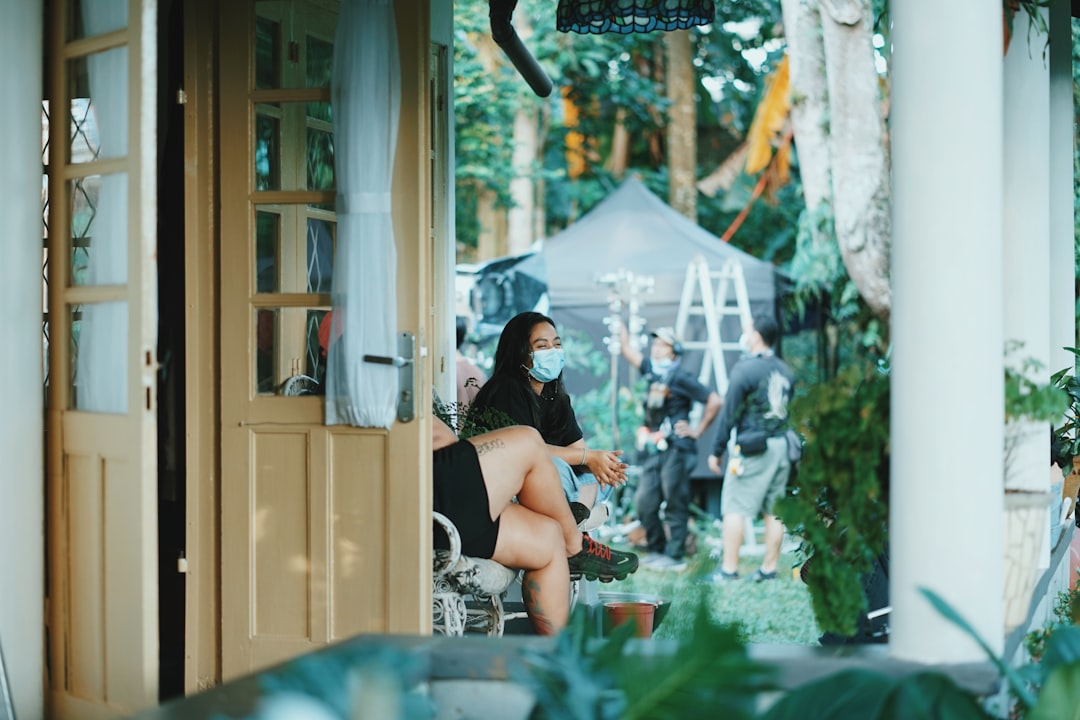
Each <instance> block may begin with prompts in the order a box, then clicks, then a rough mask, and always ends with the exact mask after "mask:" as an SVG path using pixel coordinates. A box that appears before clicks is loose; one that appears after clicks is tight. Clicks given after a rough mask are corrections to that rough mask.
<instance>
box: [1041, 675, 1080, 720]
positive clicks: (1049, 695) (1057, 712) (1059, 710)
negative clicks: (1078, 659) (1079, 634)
mask: <svg viewBox="0 0 1080 720" xmlns="http://www.w3.org/2000/svg"><path fill="white" fill-rule="evenodd" d="M1029 717H1030V720H1080V663H1073V664H1071V665H1062V666H1060V667H1058V668H1057V669H1056V670H1054V672H1052V673H1050V677H1049V678H1048V679H1047V681H1046V683H1045V684H1044V685H1043V689H1042V692H1041V693H1040V695H1039V702H1038V703H1036V704H1035V707H1034V708H1032V710H1031V715H1030V716H1029Z"/></svg>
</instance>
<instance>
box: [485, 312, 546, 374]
mask: <svg viewBox="0 0 1080 720" xmlns="http://www.w3.org/2000/svg"><path fill="white" fill-rule="evenodd" d="M540 323H547V324H549V325H551V327H556V326H555V321H554V320H552V319H551V318H549V317H548V316H547V315H544V314H542V313H538V312H523V313H519V314H517V315H515V316H514V317H512V318H510V320H508V321H507V323H506V326H505V327H503V331H502V334H501V335H499V345H498V347H496V348H495V365H494V367H492V369H491V376H492V377H495V376H496V375H509V376H511V377H515V378H518V379H519V380H520V379H524V377H525V371H523V370H522V369H521V366H522V365H524V364H525V358H527V357H528V356H529V355H530V354H531V353H532V345H531V344H529V336H530V335H532V331H533V328H534V327H536V326H537V325H538V324H540ZM560 377H561V375H560Z"/></svg>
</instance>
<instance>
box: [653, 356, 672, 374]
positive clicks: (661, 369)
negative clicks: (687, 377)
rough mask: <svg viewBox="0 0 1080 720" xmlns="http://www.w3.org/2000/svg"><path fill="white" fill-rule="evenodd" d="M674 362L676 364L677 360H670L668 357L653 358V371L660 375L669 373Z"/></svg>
mask: <svg viewBox="0 0 1080 720" xmlns="http://www.w3.org/2000/svg"><path fill="white" fill-rule="evenodd" d="M674 362H675V360H674V359H672V358H669V357H666V358H653V359H652V366H653V370H655V371H656V372H658V373H665V372H667V371H668V370H670V369H671V366H672V364H673V363H674Z"/></svg>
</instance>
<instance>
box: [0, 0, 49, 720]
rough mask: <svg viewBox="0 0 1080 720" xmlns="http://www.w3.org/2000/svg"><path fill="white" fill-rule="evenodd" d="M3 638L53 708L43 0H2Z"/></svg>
mask: <svg viewBox="0 0 1080 720" xmlns="http://www.w3.org/2000/svg"><path fill="white" fill-rule="evenodd" d="M0 17H2V18H4V20H3V22H0V48H4V55H5V57H6V61H5V62H3V63H0V96H2V97H3V98H4V102H3V103H0V158H3V163H2V164H0V238H3V247H4V255H3V260H2V261H0V347H3V349H4V350H3V352H0V377H2V378H4V393H3V402H2V403H0V458H3V463H4V468H3V471H2V472H0V644H2V645H3V651H4V659H5V660H6V664H7V671H8V679H9V681H10V683H11V686H12V690H13V692H14V695H15V711H16V715H17V716H18V717H20V718H39V717H44V716H45V711H44V702H43V677H44V641H43V637H44V618H43V610H42V608H43V605H44V597H45V581H44V571H43V567H44V564H45V559H44V554H45V542H44V537H45V535H44V517H45V511H44V494H45V493H44V486H45V471H44V464H43V461H42V432H43V429H42V427H43V420H42V418H43V407H44V406H43V390H42V382H43V374H42V373H43V371H42V360H41V354H42V342H41V294H42V289H41V260H42V241H41V227H42V225H41V87H42V86H41V57H42V4H41V0H0Z"/></svg>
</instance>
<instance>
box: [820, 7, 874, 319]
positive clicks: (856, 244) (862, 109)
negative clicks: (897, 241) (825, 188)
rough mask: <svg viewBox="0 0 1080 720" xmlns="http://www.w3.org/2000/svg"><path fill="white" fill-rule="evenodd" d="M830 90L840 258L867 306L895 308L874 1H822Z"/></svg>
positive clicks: (834, 193) (834, 215) (823, 36)
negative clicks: (892, 297) (892, 303)
mask: <svg viewBox="0 0 1080 720" xmlns="http://www.w3.org/2000/svg"><path fill="white" fill-rule="evenodd" d="M820 17H821V25H822V38H823V41H824V47H825V67H826V78H827V81H828V92H829V109H830V113H829V124H830V135H831V137H832V139H833V142H832V144H831V148H830V155H831V158H832V179H833V197H834V204H833V217H834V219H835V224H836V239H837V242H838V243H839V245H840V255H841V257H842V258H843V259H844V265H845V267H847V271H848V274H849V275H850V276H851V279H852V281H854V283H855V286H856V287H857V288H858V289H859V294H860V295H862V298H863V300H865V301H866V303H867V305H869V306H870V309H871V310H873V312H874V313H875V314H876V315H878V316H880V317H887V316H888V314H889V308H890V305H891V294H890V288H889V254H890V236H891V233H892V218H891V216H890V202H889V167H888V160H887V154H886V152H885V138H884V131H883V128H882V120H881V107H882V103H881V88H880V85H879V81H878V75H877V71H876V69H875V66H874V46H873V41H872V38H873V11H872V9H871V7H870V2H869V0H821V13H820Z"/></svg>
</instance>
